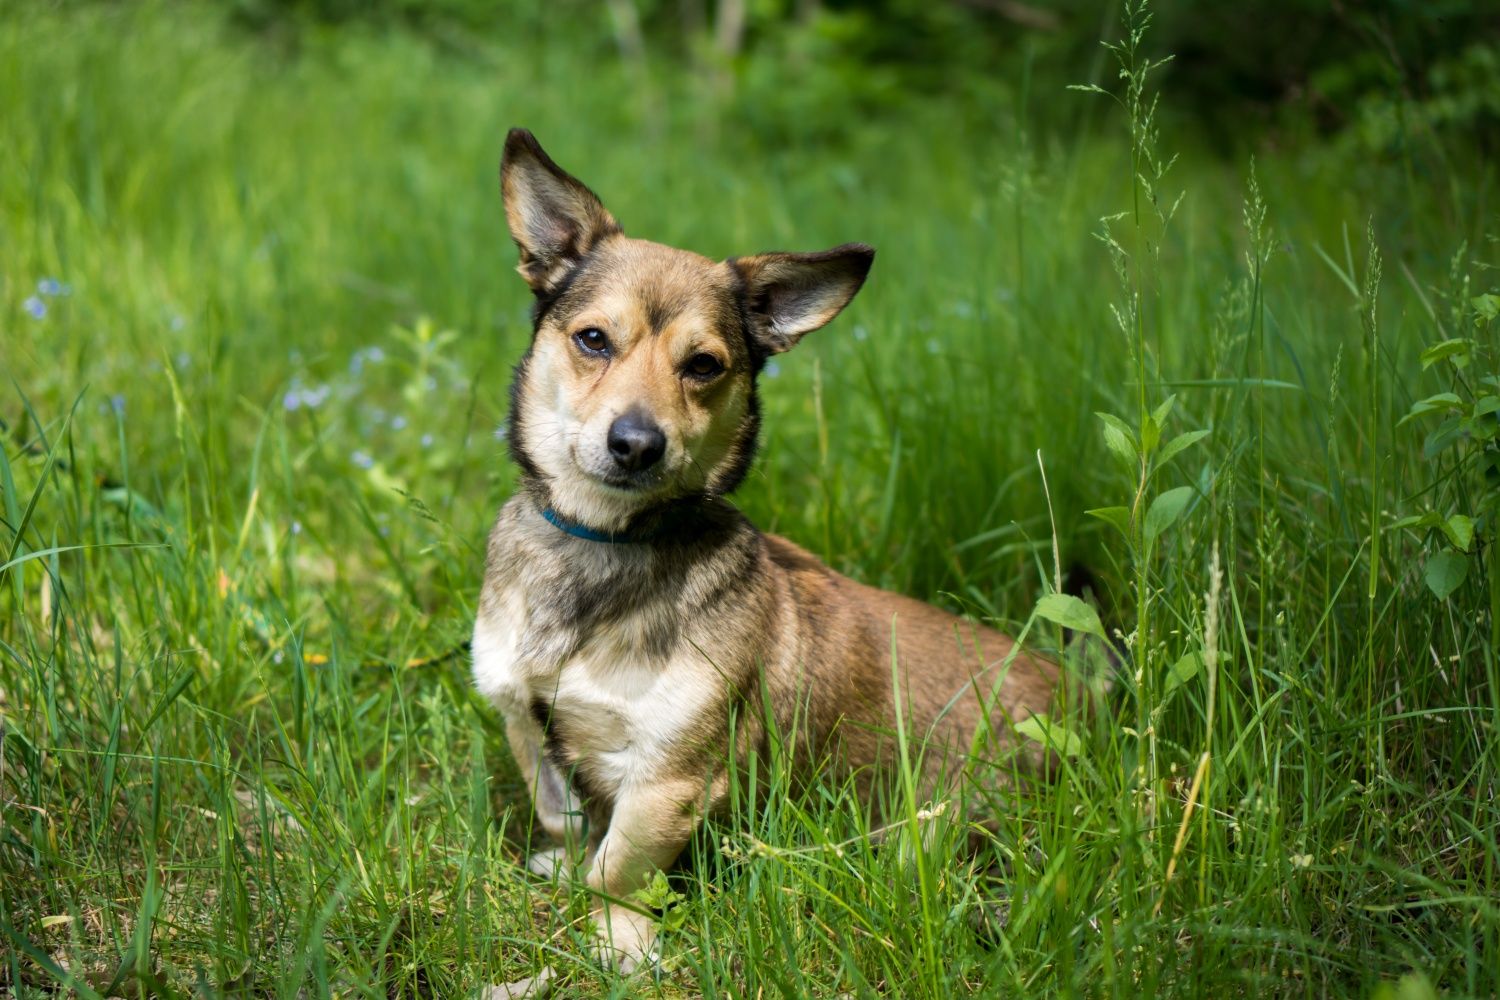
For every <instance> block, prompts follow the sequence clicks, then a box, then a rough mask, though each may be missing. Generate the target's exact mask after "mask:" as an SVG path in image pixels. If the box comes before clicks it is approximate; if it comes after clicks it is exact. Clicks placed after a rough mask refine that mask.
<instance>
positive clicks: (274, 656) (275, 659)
mask: <svg viewBox="0 0 1500 1000" xmlns="http://www.w3.org/2000/svg"><path fill="white" fill-rule="evenodd" d="M282 659H284V657H283V656H282V655H281V650H279V649H278V650H277V651H276V652H274V653H272V654H271V662H272V663H280V662H281V661H282Z"/></svg>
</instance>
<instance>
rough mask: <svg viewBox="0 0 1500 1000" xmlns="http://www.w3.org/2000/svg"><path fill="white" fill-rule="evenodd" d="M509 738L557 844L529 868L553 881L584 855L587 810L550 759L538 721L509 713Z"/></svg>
mask: <svg viewBox="0 0 1500 1000" xmlns="http://www.w3.org/2000/svg"><path fill="white" fill-rule="evenodd" d="M505 736H506V739H507V740H509V742H510V751H511V753H512V754H513V755H514V756H515V758H516V764H517V765H518V766H519V767H520V769H521V777H522V778H523V779H524V780H525V781H526V790H527V791H528V792H530V793H531V803H532V807H533V809H534V810H535V811H536V818H537V821H538V822H539V823H541V825H542V829H543V830H545V831H547V834H548V836H550V837H551V838H552V840H553V841H555V842H556V843H555V846H553V847H550V848H542V849H540V850H537V851H535V852H534V853H532V855H531V856H530V857H528V858H527V859H526V867H527V868H529V869H531V871H533V872H535V873H536V874H538V875H544V876H547V877H551V876H552V875H554V874H556V873H558V872H560V871H564V870H565V869H566V868H567V867H568V866H569V865H570V864H571V863H572V862H573V860H574V859H576V858H578V857H579V856H580V855H581V854H582V853H583V838H584V834H585V828H584V822H583V810H582V808H581V805H580V803H579V801H578V797H577V796H576V795H574V794H573V786H572V784H571V783H570V782H569V781H568V778H567V776H566V775H564V774H563V773H562V772H561V771H559V770H558V769H557V766H556V765H555V764H553V763H552V761H550V760H548V759H547V752H546V749H545V747H544V744H543V740H544V734H543V733H542V729H541V727H540V726H538V725H537V724H536V720H534V719H532V718H531V717H530V716H529V715H526V714H524V713H510V712H507V713H506V718H505Z"/></svg>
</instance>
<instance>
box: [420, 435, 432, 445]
mask: <svg viewBox="0 0 1500 1000" xmlns="http://www.w3.org/2000/svg"><path fill="white" fill-rule="evenodd" d="M422 447H423V448H431V447H432V435H431V434H423V435H422Z"/></svg>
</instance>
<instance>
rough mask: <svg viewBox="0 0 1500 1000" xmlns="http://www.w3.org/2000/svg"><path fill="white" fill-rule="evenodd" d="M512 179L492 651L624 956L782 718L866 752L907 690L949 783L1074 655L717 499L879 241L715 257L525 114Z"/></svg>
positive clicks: (510, 167) (545, 802)
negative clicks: (782, 365) (638, 214)
mask: <svg viewBox="0 0 1500 1000" xmlns="http://www.w3.org/2000/svg"><path fill="white" fill-rule="evenodd" d="M501 179H502V188H503V193H504V199H505V211H506V218H507V220H508V222H509V224H510V231H511V234H512V236H513V237H514V238H515V241H516V244H517V246H519V247H520V266H519V270H520V272H521V275H522V276H523V277H524V278H525V279H526V281H527V283H528V284H529V285H530V286H531V289H532V291H533V292H534V293H535V295H536V305H535V312H534V319H535V323H534V327H535V329H534V335H533V338H532V341H531V347H530V349H529V350H528V351H527V352H526V355H525V357H524V358H522V360H521V363H520V365H519V367H518V368H517V370H516V376H515V382H514V385H513V387H512V409H511V422H510V447H511V453H512V455H513V457H514V459H515V461H516V463H517V464H518V465H519V466H520V468H521V470H522V478H521V487H520V489H519V490H518V491H517V492H516V494H515V496H513V497H512V498H511V499H510V500H509V502H507V503H506V504H505V506H504V507H503V508H502V509H501V511H500V515H499V518H498V519H497V521H496V523H495V527H494V530H493V532H492V533H491V535H490V539H489V552H488V566H487V570H486V574H485V580H484V587H483V592H482V595H481V598H480V603H479V613H478V617H477V620H476V622H475V626H474V641H473V653H474V679H475V683H476V685H477V686H478V688H479V690H480V691H481V692H483V693H484V694H485V695H486V696H488V697H489V698H490V699H491V700H492V701H493V702H494V703H495V705H497V706H498V707H499V708H500V710H501V711H502V712H503V713H504V715H505V722H506V732H507V734H508V737H509V740H510V745H511V750H512V752H513V753H514V754H515V756H516V760H517V762H518V763H519V765H520V768H521V771H522V774H523V775H524V776H525V779H526V782H527V785H528V787H529V789H530V792H531V796H532V800H533V802H534V804H535V807H536V814H537V818H538V819H539V820H540V822H541V825H542V826H543V827H544V828H545V830H546V831H547V833H548V834H550V835H551V836H552V837H553V838H555V839H556V840H557V842H558V844H559V846H558V847H557V848H556V849H554V850H552V851H548V852H543V853H541V854H539V855H536V856H534V857H533V859H532V861H531V863H530V864H531V867H532V868H533V870H536V871H539V872H549V871H552V870H553V869H554V868H556V867H557V866H558V865H559V864H566V863H569V862H571V861H572V860H573V859H576V858H577V857H578V854H582V855H583V857H582V860H581V864H582V866H583V871H584V872H585V873H586V878H587V882H588V886H589V887H590V889H592V890H594V891H595V892H596V893H597V894H598V897H599V899H600V900H601V902H600V903H599V904H598V907H597V910H596V913H595V919H596V921H597V924H598V927H599V930H600V933H601V935H602V936H603V937H604V939H605V941H607V942H608V945H609V947H608V949H607V950H606V956H607V957H609V958H612V959H613V960H614V961H616V962H617V964H618V965H619V966H620V967H621V968H622V969H626V970H628V969H629V968H631V967H633V966H634V965H635V964H637V963H638V962H639V961H640V960H641V959H642V958H643V957H645V956H646V955H648V954H649V952H650V950H651V946H652V940H653V935H654V931H653V922H652V920H651V919H650V917H648V916H646V915H643V914H641V913H638V912H636V911H634V910H632V909H629V908H627V907H626V906H622V905H619V901H623V900H626V899H627V898H628V897H630V896H631V894H633V893H634V892H635V891H636V890H638V889H641V888H642V887H644V886H645V885H646V884H647V882H648V881H649V879H650V878H651V876H652V874H653V873H654V872H655V871H657V870H658V869H661V868H665V867H667V866H669V865H671V864H672V862H673V861H674V860H675V859H676V858H677V856H678V854H679V853H680V852H681V851H682V850H683V848H684V846H685V845H686V844H687V842H688V840H689V838H690V837H691V835H692V833H693V831H694V829H695V827H696V826H697V824H698V823H699V822H700V820H702V819H703V818H704V817H705V816H707V815H711V814H713V813H715V812H716V811H717V810H719V809H721V808H722V807H723V806H724V805H725V801H726V797H727V792H728V786H729V773H730V767H731V761H733V760H739V761H743V760H744V759H746V758H747V757H748V755H751V754H757V753H762V752H765V751H766V750H767V746H766V744H767V742H768V734H769V732H770V731H772V730H773V729H774V730H779V731H781V732H790V731H792V730H794V729H795V731H796V733H797V734H798V743H797V751H796V759H797V761H798V762H800V763H802V764H804V765H806V766H808V767H812V766H814V765H816V764H818V763H820V762H826V761H829V760H833V761H835V762H836V764H837V766H838V767H839V768H842V769H844V773H845V774H849V773H851V772H858V773H861V774H863V773H868V772H870V771H872V770H875V769H877V768H878V765H879V764H880V763H881V762H882V761H889V760H891V759H892V757H893V756H894V740H893V739H892V734H893V732H894V729H895V725H896V720H897V715H896V710H897V699H898V698H899V700H900V709H901V712H902V714H903V721H904V723H905V726H906V729H907V732H908V733H909V734H911V737H910V738H911V742H912V743H913V745H915V746H917V747H920V748H921V750H922V757H921V763H920V765H919V766H920V768H921V773H922V774H923V775H925V777H926V783H925V785H924V789H925V792H926V793H927V794H942V793H943V792H944V791H945V789H946V788H948V787H951V777H952V776H953V775H955V774H958V773H960V771H961V770H965V769H966V770H967V771H968V772H969V773H971V774H972V772H973V767H972V763H973V762H972V761H971V760H968V759H966V755H968V754H969V752H970V749H971V747H972V746H974V745H976V737H980V739H979V740H978V742H983V737H988V736H990V735H993V736H994V737H996V739H995V740H993V741H991V742H990V743H989V746H990V747H991V748H993V747H995V746H1005V745H1013V744H1014V743H1015V740H1014V738H1013V737H1012V734H1011V733H1010V732H1009V725H1010V723H1013V722H1015V721H1018V720H1020V719H1023V718H1025V717H1026V716H1028V715H1031V714H1033V713H1037V712H1043V711H1046V710H1047V708H1048V707H1049V705H1050V704H1051V703H1052V701H1053V699H1054V695H1055V689H1056V686H1057V678H1058V671H1057V668H1056V667H1055V666H1054V665H1052V664H1051V663H1049V662H1046V661H1044V660H1039V659H1034V658H1030V657H1027V656H1025V655H1018V654H1017V653H1016V652H1015V651H1014V650H1013V643H1012V642H1011V640H1010V639H1008V638H1007V637H1005V636H1004V635H1002V634H1001V633H999V632H996V631H994V630H992V629H989V628H986V627H984V626H981V625H977V624H974V623H971V622H967V621H965V620H963V619H960V618H957V617H955V616H953V615H951V614H948V613H947V612H944V611H940V610H938V609H936V608H933V607H931V606H929V605H926V604H923V603H921V602H919V601H915V600H912V599H911V598H908V597H903V596H901V595H898V594H892V593H886V592H884V591H880V590H875V589H873V588H871V587H867V586H864V585H862V584H859V583H856V582H855V581H853V580H850V579H848V578H847V577H844V576H840V575H839V574H838V573H835V572H833V571H832V570H830V569H828V568H827V567H825V566H824V565H823V564H822V563H820V562H819V561H818V560H817V559H815V558H814V557H813V556H811V555H809V554H808V553H807V552H805V551H804V550H802V549H800V548H798V547H797V546H796V545H794V544H793V543H791V542H789V541H787V540H785V539H783V538H778V537H776V536H774V535H765V534H762V533H761V532H759V531H757V530H756V529H755V527H754V526H753V525H751V524H750V523H749V522H748V521H746V519H745V518H744V517H743V516H742V515H741V514H740V513H739V512H738V511H737V510H736V509H735V508H734V507H733V506H731V505H730V504H729V503H728V502H727V501H725V500H724V496H725V494H727V493H729V492H730V491H731V490H733V489H734V488H735V487H736V486H737V485H738V484H739V482H740V480H741V479H742V478H743V477H744V475H745V472H746V469H747V467H748V466H749V463H750V459H751V456H752V454H753V452H754V449H755V440H756V433H757V430H758V427H759V421H760V412H759V407H758V405H757V398H756V377H757V375H758V374H759V373H760V371H761V369H762V367H763V366H764V365H765V363H766V360H767V358H769V357H770V356H771V355H773V354H776V353H779V352H781V351H785V350H787V349H788V348H791V347H792V346H794V345H795V344H796V343H797V341H798V340H800V339H801V338H802V336H803V335H804V334H807V333H810V332H811V331H813V330H816V329H818V328H819V327H821V326H823V325H824V324H825V323H828V322H829V321H830V320H832V319H833V318H834V317H835V316H836V315H838V313H839V312H840V310H842V309H843V308H844V306H845V305H847V304H848V302H849V300H850V299H851V298H853V296H854V294H855V293H856V292H857V291H859V288H860V286H861V285H862V284H863V283H864V280H865V276H866V274H867V273H868V271H869V269H870V264H871V262H872V260H873V259H874V256H875V252H874V250H872V249H871V248H870V247H868V246H865V245H863V244H859V243H849V244H845V245H844V246H840V247H835V248H834V249H832V250H826V251H823V252H821V253H801V254H799V253H765V254H757V255H755V256H751V257H738V258H732V259H730V260H726V261H712V260H709V259H707V258H705V257H700V256H698V255H697V254H694V253H689V252H687V251H684V250H676V249H673V248H671V247H667V246H663V245H661V244H657V243H649V242H646V241H644V240H636V239H631V238H629V237H627V236H625V235H624V233H623V232H621V229H620V226H619V225H618V224H617V223H616V222H615V220H614V218H613V217H612V216H611V215H610V214H609V212H608V211H606V210H605V208H604V206H603V204H601V203H600V201H599V199H598V198H597V197H595V196H594V194H593V192H591V191H590V190H589V189H588V188H586V187H584V185H583V184H581V183H579V182H578V181H577V180H575V179H574V178H573V177H571V176H569V175H568V174H567V173H565V172H563V171H562V170H561V169H560V168H559V167H558V166H557V165H556V164H555V163H553V162H552V160H551V159H550V158H549V157H548V156H547V154H546V153H545V152H543V151H542V148H541V147H540V146H539V145H538V144H537V142H536V140H535V139H534V138H533V137H532V135H531V133H529V132H527V131H525V130H522V129H515V130H513V131H512V132H511V133H510V135H509V137H508V139H507V140H506V144H505V155H504V161H503V164H502V167H501ZM893 635H894V645H895V649H896V670H895V671H894V673H893V670H892V662H891V650H892V644H893V642H892V637H893ZM893 677H894V678H899V683H900V689H899V692H898V691H897V690H895V689H894V682H893ZM762 704H768V705H769V715H770V716H771V717H770V718H769V719H767V717H766V715H767V713H766V712H765V711H763V710H762V709H761V707H760V706H761V705H762ZM742 708H750V709H751V710H748V711H741V709H742ZM732 719H733V724H731V720H732ZM981 729H983V730H984V732H983V733H981V732H980V730H981ZM731 742H733V744H734V745H730V744H731ZM955 765H956V766H955ZM939 775H944V776H945V777H943V778H942V779H941V781H942V786H943V787H939V781H940V779H939ZM859 787H864V786H863V785H861V786H859ZM575 852H576V853H575ZM541 985H543V984H542V983H540V982H537V983H531V982H530V981H527V982H526V983H518V984H513V985H512V986H511V987H501V988H499V989H498V990H497V992H496V995H500V996H506V995H514V994H518V993H521V992H524V991H525V990H526V989H528V988H531V987H537V986H541Z"/></svg>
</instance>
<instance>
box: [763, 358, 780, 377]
mask: <svg viewBox="0 0 1500 1000" xmlns="http://www.w3.org/2000/svg"><path fill="white" fill-rule="evenodd" d="M765 372H766V378H775V377H776V376H777V375H780V374H781V365H779V364H777V363H776V362H774V361H767V362H766V368H765Z"/></svg>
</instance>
